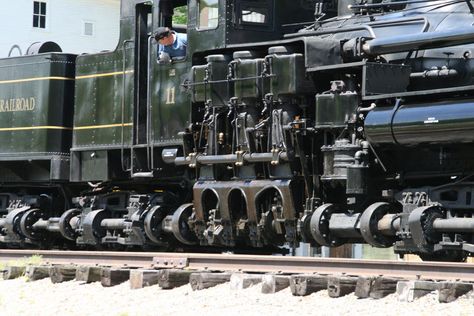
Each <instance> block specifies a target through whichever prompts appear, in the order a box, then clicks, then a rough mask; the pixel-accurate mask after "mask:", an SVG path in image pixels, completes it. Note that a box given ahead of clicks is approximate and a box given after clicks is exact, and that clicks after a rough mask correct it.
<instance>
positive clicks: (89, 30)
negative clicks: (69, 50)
mask: <svg viewBox="0 0 474 316" xmlns="http://www.w3.org/2000/svg"><path fill="white" fill-rule="evenodd" d="M84 35H87V36H93V35H94V23H92V22H84Z"/></svg>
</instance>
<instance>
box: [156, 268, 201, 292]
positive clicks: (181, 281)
mask: <svg viewBox="0 0 474 316" xmlns="http://www.w3.org/2000/svg"><path fill="white" fill-rule="evenodd" d="M193 272H194V271H191V270H180V269H162V270H159V271H158V285H159V286H160V287H161V288H162V289H164V290H169V289H174V288H175V287H179V286H183V285H185V284H188V283H189V276H190V275H191V273H193Z"/></svg>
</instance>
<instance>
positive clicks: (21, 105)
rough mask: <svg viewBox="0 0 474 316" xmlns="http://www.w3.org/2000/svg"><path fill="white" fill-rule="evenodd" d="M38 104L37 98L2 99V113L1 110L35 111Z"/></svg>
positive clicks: (0, 107)
mask: <svg viewBox="0 0 474 316" xmlns="http://www.w3.org/2000/svg"><path fill="white" fill-rule="evenodd" d="M35 106H36V99H35V98H34V97H31V98H16V99H0V113H1V112H26V111H33V110H34V109H35Z"/></svg>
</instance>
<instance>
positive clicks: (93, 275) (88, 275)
mask: <svg viewBox="0 0 474 316" xmlns="http://www.w3.org/2000/svg"><path fill="white" fill-rule="evenodd" d="M101 278H102V267H98V266H92V267H91V266H78V267H77V270H76V281H80V282H85V283H92V282H100V281H101Z"/></svg>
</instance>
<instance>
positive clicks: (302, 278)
mask: <svg viewBox="0 0 474 316" xmlns="http://www.w3.org/2000/svg"><path fill="white" fill-rule="evenodd" d="M327 287H328V277H327V276H326V275H318V274H299V275H292V276H291V278H290V289H291V294H293V295H295V296H305V295H309V294H311V293H314V292H318V291H321V290H326V289H327Z"/></svg>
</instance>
